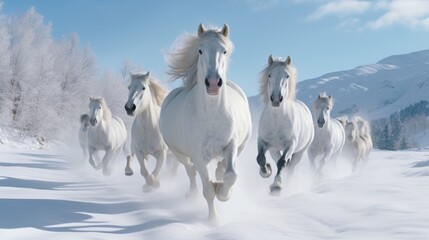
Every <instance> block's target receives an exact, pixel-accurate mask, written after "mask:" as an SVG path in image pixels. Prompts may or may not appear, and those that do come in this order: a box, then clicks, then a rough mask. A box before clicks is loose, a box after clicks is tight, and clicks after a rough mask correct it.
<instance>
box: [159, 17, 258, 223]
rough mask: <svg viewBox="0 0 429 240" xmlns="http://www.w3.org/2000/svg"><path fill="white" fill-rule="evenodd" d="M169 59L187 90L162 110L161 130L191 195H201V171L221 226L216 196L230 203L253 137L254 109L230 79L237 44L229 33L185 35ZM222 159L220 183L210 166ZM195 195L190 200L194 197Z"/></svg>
mask: <svg viewBox="0 0 429 240" xmlns="http://www.w3.org/2000/svg"><path fill="white" fill-rule="evenodd" d="M185 36H186V37H185V38H183V41H182V45H180V46H178V47H177V48H176V49H175V50H173V52H172V53H171V54H170V55H169V56H168V59H167V60H168V61H167V62H168V65H169V68H170V70H169V74H170V75H171V76H172V78H173V79H178V78H183V87H179V88H176V89H175V90H173V91H172V92H170V93H169V94H168V96H167V97H166V99H165V100H164V103H163V105H162V109H161V118H160V129H161V133H162V135H163V136H164V140H165V142H166V143H167V145H168V147H169V149H170V150H171V152H172V153H173V154H174V155H175V156H176V157H177V159H178V160H179V161H180V162H181V163H182V164H183V165H184V166H185V168H186V171H187V174H188V176H189V179H190V183H191V184H190V192H189V193H190V194H193V193H194V192H195V190H196V181H195V170H196V171H197V172H198V173H199V175H200V177H201V181H202V185H203V195H204V198H205V199H206V201H207V204H208V210H209V219H210V220H211V221H216V219H217V213H216V210H215V208H214V198H215V196H216V197H217V199H219V200H220V201H227V200H228V199H229V198H230V196H231V188H232V186H233V184H234V183H235V181H236V179H237V173H236V160H237V157H238V155H239V154H240V153H241V151H242V150H243V148H244V147H245V145H246V143H247V141H248V139H249V137H250V135H251V119H250V111H249V104H248V102H247V98H246V96H245V95H244V93H243V91H242V90H241V89H240V88H239V87H238V86H237V85H235V84H234V83H233V82H231V81H229V80H228V79H227V77H226V71H227V65H228V59H229V56H230V54H231V52H232V50H233V44H232V42H231V40H230V39H229V37H228V36H229V28H228V26H227V25H226V24H225V25H224V26H223V28H222V29H221V30H218V29H210V30H205V29H204V27H203V25H202V24H200V25H199V27H198V34H197V35H196V36H195V35H185ZM213 159H215V160H220V161H221V162H220V163H219V164H218V168H217V170H216V178H217V180H218V182H212V181H211V180H210V178H209V173H208V164H209V162H211V161H212V160H213ZM188 196H189V195H188Z"/></svg>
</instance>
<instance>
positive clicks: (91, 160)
mask: <svg viewBox="0 0 429 240" xmlns="http://www.w3.org/2000/svg"><path fill="white" fill-rule="evenodd" d="M88 151H89V154H88V157H89V160H88V161H89V164H91V166H92V167H93V168H94V169H95V170H100V169H101V168H102V165H101V164H100V163H99V161H95V160H94V158H95V159H96V160H98V155H97V151H95V148H93V147H89V148H88Z"/></svg>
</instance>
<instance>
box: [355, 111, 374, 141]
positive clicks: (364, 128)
mask: <svg viewBox="0 0 429 240" xmlns="http://www.w3.org/2000/svg"><path fill="white" fill-rule="evenodd" d="M352 121H353V122H355V123H356V125H357V127H358V130H359V133H360V134H361V135H367V136H371V127H370V125H369V122H368V121H367V120H365V119H363V118H362V117H361V116H353V118H352Z"/></svg>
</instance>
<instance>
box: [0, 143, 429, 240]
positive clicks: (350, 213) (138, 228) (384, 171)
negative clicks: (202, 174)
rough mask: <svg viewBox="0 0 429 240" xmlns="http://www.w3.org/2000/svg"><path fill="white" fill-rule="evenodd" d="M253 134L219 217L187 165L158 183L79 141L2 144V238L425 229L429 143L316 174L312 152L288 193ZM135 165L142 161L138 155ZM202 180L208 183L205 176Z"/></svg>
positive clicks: (410, 234)
mask: <svg viewBox="0 0 429 240" xmlns="http://www.w3.org/2000/svg"><path fill="white" fill-rule="evenodd" d="M255 156H256V155H255V142H254V141H252V142H250V143H249V145H248V147H247V149H246V150H245V152H244V154H243V155H242V156H241V157H240V158H239V162H238V171H239V178H238V180H237V183H236V185H235V186H234V189H233V195H232V198H231V199H230V201H228V202H225V203H223V202H218V201H217V202H216V206H217V208H218V210H219V214H220V224H219V225H218V226H211V225H209V224H208V223H207V222H206V214H207V207H206V204H205V201H204V199H203V197H202V193H200V196H198V198H197V199H195V200H193V201H191V202H189V201H187V200H186V199H185V192H186V191H187V189H188V180H187V178H186V175H185V171H184V169H183V168H180V169H179V174H178V176H176V177H175V178H173V179H170V178H169V177H167V174H166V172H164V175H165V177H164V179H163V181H162V183H161V184H162V186H161V188H160V189H159V190H156V191H153V192H150V193H143V192H142V184H143V178H142V177H141V176H139V175H137V174H135V175H134V176H131V177H126V176H124V175H123V167H124V161H122V162H119V163H117V165H116V168H115V169H116V171H115V172H114V174H113V175H112V176H110V177H104V176H102V174H101V172H96V171H95V170H94V169H91V167H90V166H89V164H87V163H86V162H82V160H81V157H80V151H79V149H78V148H75V147H70V146H69V147H67V148H65V147H64V148H59V149H58V150H56V151H55V152H54V151H45V150H37V149H27V150H23V149H20V148H16V147H8V146H4V145H3V146H0V239H8V240H9V239H128V240H130V239H246V240H249V239H258V240H260V239H427V238H429V201H427V199H428V196H429V187H428V182H429V152H426V151H401V152H384V151H374V152H372V154H371V159H370V160H369V163H368V165H367V166H366V168H365V169H362V170H361V171H360V172H359V173H357V174H350V169H349V168H348V167H349V166H348V165H347V164H345V162H344V161H343V162H341V163H342V164H338V165H340V166H337V167H335V168H333V167H332V165H331V169H333V170H330V171H326V172H325V178H324V179H315V178H314V177H312V174H311V173H310V171H309V170H308V162H307V161H308V160H307V159H306V158H305V159H303V162H302V163H301V165H300V166H299V168H298V169H297V171H296V175H294V176H293V177H292V178H290V179H287V178H285V179H284V189H283V194H282V195H281V196H279V197H273V196H270V195H269V194H268V186H269V184H271V181H272V178H270V179H269V180H267V179H262V178H261V177H260V176H259V174H258V166H257V164H256V160H255ZM133 166H134V170H135V172H136V173H137V172H138V170H137V166H138V164H137V161H135V162H133ZM199 187H200V189H201V186H199Z"/></svg>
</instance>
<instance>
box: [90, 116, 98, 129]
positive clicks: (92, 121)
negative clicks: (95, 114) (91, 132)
mask: <svg viewBox="0 0 429 240" xmlns="http://www.w3.org/2000/svg"><path fill="white" fill-rule="evenodd" d="M89 123H91V126H93V127H94V126H95V125H97V119H95V118H94V119H90V120H89Z"/></svg>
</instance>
